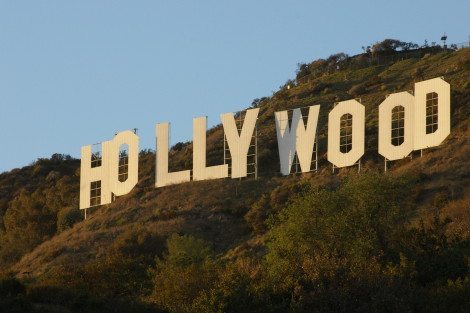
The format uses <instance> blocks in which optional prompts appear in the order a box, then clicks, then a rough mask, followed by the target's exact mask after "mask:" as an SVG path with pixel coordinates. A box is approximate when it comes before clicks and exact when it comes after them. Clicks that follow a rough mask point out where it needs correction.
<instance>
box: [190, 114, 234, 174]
mask: <svg viewBox="0 0 470 313" xmlns="http://www.w3.org/2000/svg"><path fill="white" fill-rule="evenodd" d="M206 123H207V119H206V117H197V118H195V119H193V180H206V179H216V178H224V177H228V165H227V164H223V165H216V166H208V167H207V166H206Z"/></svg>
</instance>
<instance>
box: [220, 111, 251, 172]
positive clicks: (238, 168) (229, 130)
mask: <svg viewBox="0 0 470 313" xmlns="http://www.w3.org/2000/svg"><path fill="white" fill-rule="evenodd" d="M258 112H259V109H251V110H247V111H246V114H245V119H244V121H243V126H242V131H241V134H239V133H238V128H237V124H236V123H235V118H234V117H233V113H225V114H221V115H220V119H221V120H222V124H223V126H224V133H225V136H226V138H227V143H228V147H229V149H230V155H231V158H232V178H239V177H246V175H247V157H248V156H247V155H248V149H249V148H250V144H251V139H252V137H253V131H254V130H255V126H256V119H257V118H258Z"/></svg>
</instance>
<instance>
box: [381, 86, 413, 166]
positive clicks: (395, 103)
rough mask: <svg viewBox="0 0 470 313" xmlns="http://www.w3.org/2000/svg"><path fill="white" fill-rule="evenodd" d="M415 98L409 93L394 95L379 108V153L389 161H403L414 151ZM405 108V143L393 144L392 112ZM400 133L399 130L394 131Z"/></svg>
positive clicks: (403, 125)
mask: <svg viewBox="0 0 470 313" xmlns="http://www.w3.org/2000/svg"><path fill="white" fill-rule="evenodd" d="M414 103H415V98H414V97H413V95H411V94H409V93H408V92H399V93H393V94H391V95H389V96H388V97H387V99H385V100H384V102H382V103H381V104H380V106H379V153H380V154H381V155H382V156H384V157H385V158H387V159H388V160H398V159H403V158H404V157H406V156H408V155H409V154H410V153H411V152H412V151H413V109H414ZM400 106H401V107H403V110H404V112H403V114H404V120H403V121H402V122H400V123H403V124H401V125H400V127H403V132H404V134H403V135H404V138H403V143H402V144H400V145H398V146H397V145H394V144H393V143H392V110H393V109H394V108H396V107H400ZM394 131H395V132H398V131H399V130H398V129H396V130H394Z"/></svg>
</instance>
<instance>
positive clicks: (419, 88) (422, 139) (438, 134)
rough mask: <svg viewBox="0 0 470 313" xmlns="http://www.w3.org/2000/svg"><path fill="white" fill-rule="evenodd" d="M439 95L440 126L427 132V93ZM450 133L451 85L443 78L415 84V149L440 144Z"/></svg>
mask: <svg viewBox="0 0 470 313" xmlns="http://www.w3.org/2000/svg"><path fill="white" fill-rule="evenodd" d="M431 92H435V93H437V95H438V128H437V130H436V131H435V132H434V133H431V134H426V94H428V93H431ZM449 134H450V85H449V83H447V82H446V81H444V80H443V79H442V78H433V79H429V80H425V81H422V82H419V83H416V84H415V109H414V140H413V145H414V149H415V150H420V149H426V148H430V147H436V146H439V145H440V144H441V143H442V142H443V141H444V139H446V138H447V136H448V135H449Z"/></svg>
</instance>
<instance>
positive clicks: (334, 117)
mask: <svg viewBox="0 0 470 313" xmlns="http://www.w3.org/2000/svg"><path fill="white" fill-rule="evenodd" d="M345 114H350V115H352V138H351V139H352V147H351V150H350V151H348V152H346V153H344V152H341V151H340V134H341V132H340V128H341V117H342V116H343V115H345ZM364 128H365V109H364V106H363V105H362V104H360V103H359V102H357V101H356V100H347V101H341V102H339V103H338V104H337V105H336V106H335V107H334V109H333V110H331V112H330V114H329V115H328V161H330V162H331V163H333V164H334V165H335V166H336V167H346V166H351V165H354V164H355V163H356V162H357V160H359V159H360V158H361V156H362V155H363V154H364Z"/></svg>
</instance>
